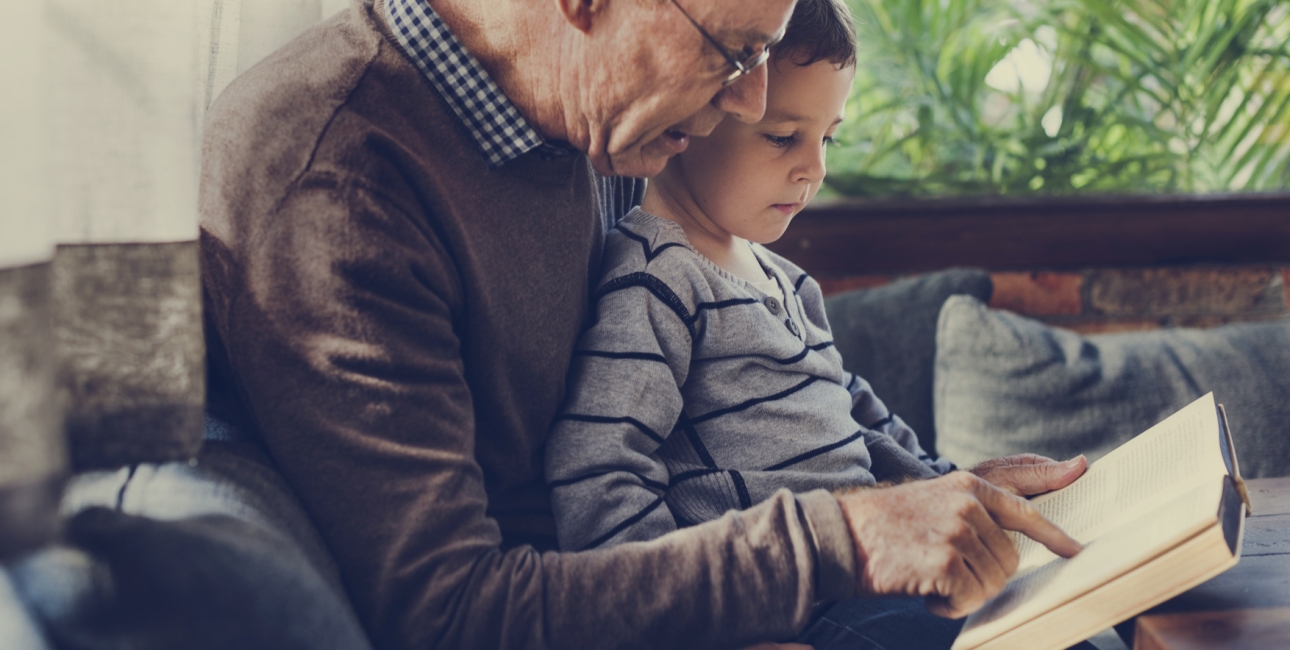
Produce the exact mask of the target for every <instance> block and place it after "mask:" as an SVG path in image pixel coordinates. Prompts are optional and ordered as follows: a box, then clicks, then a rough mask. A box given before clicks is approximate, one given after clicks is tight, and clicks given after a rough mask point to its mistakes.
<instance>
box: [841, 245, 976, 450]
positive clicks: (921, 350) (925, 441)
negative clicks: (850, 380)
mask: <svg viewBox="0 0 1290 650" xmlns="http://www.w3.org/2000/svg"><path fill="white" fill-rule="evenodd" d="M992 288H993V285H992V284H991V282H990V275H989V274H988V273H986V272H985V271H981V270H977V269H950V270H947V271H940V272H937V273H928V274H926V275H920V276H916V277H912V278H907V279H904V280H898V281H896V282H893V283H891V284H889V285H886V286H882V287H877V288H874V289H861V290H858V291H850V292H847V293H843V294H839V295H836V296H831V297H829V298H828V299H827V300H825V303H824V304H825V309H826V311H827V312H828V316H829V324H830V326H831V327H832V329H833V341H834V343H835V344H836V345H837V349H838V353H839V354H841V355H842V362H843V365H845V366H846V368H847V370H850V371H851V372H854V373H856V374H857V375H860V376H861V377H864V378H865V379H867V380H868V381H869V385H870V386H872V387H873V390H874V394H876V395H877V396H878V398H879V399H881V400H882V401H883V403H884V404H886V405H887V408H888V409H889V410H890V411H891V412H892V413H895V414H897V415H899V416H900V417H901V419H903V420H904V421H905V423H906V424H908V425H909V426H910V427H911V428H912V429H913V430H914V432H915V433H917V434H918V442H919V444H921V445H922V446H923V448H924V449H926V450H928V452H930V453H932V454H935V453H936V451H937V449H936V432H935V430H934V424H933V416H932V362H933V360H934V358H935V354H936V346H935V341H936V317H937V315H938V314H939V313H940V311H941V305H942V304H943V303H944V302H945V299H946V298H948V297H950V296H952V295H954V294H966V295H970V296H974V297H976V298H978V299H980V300H984V301H988V300H990V293H991V290H992Z"/></svg>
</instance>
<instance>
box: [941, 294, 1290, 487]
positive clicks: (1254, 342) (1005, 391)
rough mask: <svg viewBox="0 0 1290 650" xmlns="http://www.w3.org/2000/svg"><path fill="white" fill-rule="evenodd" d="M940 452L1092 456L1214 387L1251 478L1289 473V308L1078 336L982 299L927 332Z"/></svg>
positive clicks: (957, 306) (950, 305) (966, 301)
mask: <svg viewBox="0 0 1290 650" xmlns="http://www.w3.org/2000/svg"><path fill="white" fill-rule="evenodd" d="M935 368H936V370H935V415H936V430H937V436H938V444H939V447H940V452H941V453H942V454H945V455H946V456H948V457H949V458H950V459H951V460H953V461H954V462H956V463H959V464H960V465H971V464H974V463H976V462H979V461H981V460H985V459H987V458H992V457H996V456H1004V455H1008V454H1014V453H1021V452H1035V453H1039V454H1043V455H1046V456H1050V457H1053V458H1058V459H1063V458H1068V457H1070V456H1074V455H1076V454H1080V453H1083V454H1087V455H1088V456H1089V458H1090V460H1094V459H1096V458H1098V457H1100V456H1102V455H1104V454H1105V453H1107V452H1109V451H1111V450H1112V449H1114V448H1115V447H1117V446H1119V445H1120V444H1121V443H1123V442H1124V441H1125V440H1128V439H1129V438H1131V437H1133V436H1134V435H1137V434H1138V433H1141V432H1142V431H1144V430H1146V429H1147V428H1149V427H1150V426H1151V425H1153V424H1156V423H1157V422H1159V421H1161V420H1163V419H1164V418H1166V417H1168V416H1169V415H1170V414H1172V413H1173V412H1174V411H1176V410H1178V409H1179V408H1182V407H1183V406H1185V405H1187V404H1189V403H1190V402H1191V401H1192V400H1194V399H1196V398H1197V397H1200V396H1201V395H1204V394H1205V393H1207V392H1210V391H1213V393H1214V396H1215V398H1216V399H1217V401H1218V402H1219V403H1222V404H1224V406H1225V408H1226V410H1227V414H1228V419H1229V422H1230V424H1231V428H1232V436H1233V439H1234V442H1235V445H1236V449H1237V453H1238V455H1239V458H1240V464H1241V471H1242V473H1243V474H1244V475H1245V476H1248V477H1251V478H1257V477H1268V476H1283V475H1286V474H1290V429H1287V425H1286V423H1287V422H1290V399H1287V398H1290V320H1288V319H1283V320H1277V321H1270V322H1262V323H1243V324H1234V325H1225V326H1222V327H1216V328H1213V329H1210V330H1195V329H1167V330H1159V331H1151V332H1131V333H1120V334H1101V335H1092V336H1087V337H1085V336H1080V335H1079V334H1076V333H1075V332H1072V331H1069V330H1065V329H1060V328H1054V327H1049V326H1047V325H1044V324H1043V323H1040V322H1037V321H1035V320H1031V319H1029V318H1025V317H1022V316H1018V315H1016V314H1012V313H1008V312H1004V311H996V310H991V309H989V308H988V307H986V305H984V304H982V303H981V302H980V301H978V300H975V299H972V298H967V297H955V298H951V299H950V300H948V301H947V302H946V303H945V306H944V308H943V309H942V310H941V316H940V320H939V323H938V327H937V332H936V365H935Z"/></svg>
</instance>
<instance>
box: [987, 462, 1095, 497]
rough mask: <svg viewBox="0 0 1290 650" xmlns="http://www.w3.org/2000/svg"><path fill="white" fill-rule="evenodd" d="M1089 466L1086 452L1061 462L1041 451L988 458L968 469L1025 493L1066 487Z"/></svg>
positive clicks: (1014, 491)
mask: <svg viewBox="0 0 1290 650" xmlns="http://www.w3.org/2000/svg"><path fill="white" fill-rule="evenodd" d="M1086 469H1088V460H1087V459H1085V458H1084V454H1080V455H1078V456H1076V457H1074V458H1072V459H1070V460H1068V461H1065V462H1061V463H1059V462H1057V461H1055V460H1053V459H1051V458H1048V457H1046V456H1040V455H1039V454H1017V455H1016V456H1004V457H1003V458H995V459H992V460H987V461H985V462H983V463H981V464H980V465H977V466H976V467H973V468H972V469H969V470H968V471H969V472H972V473H973V474H976V475H977V476H980V477H981V478H983V479H985V480H987V481H989V482H990V483H992V484H993V485H994V486H995V487H998V488H1001V489H1004V490H1007V491H1009V492H1011V493H1013V494H1017V495H1020V496H1023V497H1024V496H1030V495H1032V494H1042V493H1044V492H1051V491H1053V490H1057V489H1060V488H1064V487H1066V486H1067V485H1070V484H1071V483H1073V482H1074V481H1075V479H1077V478H1079V477H1080V476H1081V475H1082V474H1084V470H1086Z"/></svg>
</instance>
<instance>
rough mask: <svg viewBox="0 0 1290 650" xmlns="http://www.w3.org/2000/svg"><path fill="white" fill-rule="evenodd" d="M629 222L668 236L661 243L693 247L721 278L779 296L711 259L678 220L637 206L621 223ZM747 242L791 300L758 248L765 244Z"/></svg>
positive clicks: (758, 260)
mask: <svg viewBox="0 0 1290 650" xmlns="http://www.w3.org/2000/svg"><path fill="white" fill-rule="evenodd" d="M628 222H639V223H640V224H641V225H643V226H646V227H648V228H653V229H654V230H655V231H656V232H658V233H659V234H661V235H663V236H664V238H666V239H667V241H665V242H661V243H676V244H680V245H682V246H684V247H686V248H687V249H689V251H690V252H691V253H694V255H695V256H696V257H698V258H699V263H700V264H703V265H704V266H706V267H707V268H708V269H709V270H711V271H712V272H714V273H716V274H717V275H718V276H720V277H721V278H723V279H725V280H728V281H730V282H732V283H734V284H736V285H738V286H740V287H743V288H745V289H748V290H751V291H755V292H757V293H759V294H761V295H763V296H767V297H776V296H775V295H774V294H772V293H767V292H766V291H763V290H762V289H761V287H758V286H757V285H755V284H753V283H752V282H749V281H747V280H745V279H743V278H741V277H739V276H737V275H735V274H733V273H731V272H729V271H727V270H725V269H723V268H721V267H720V266H719V265H717V263H716V262H713V261H712V260H710V259H708V256H706V255H704V254H703V253H700V252H699V250H698V249H697V248H695V247H694V244H693V243H692V242H691V241H690V237H689V236H688V235H686V234H685V229H684V228H682V227H681V224H679V223H677V222H675V221H672V220H671V219H666V218H664V217H660V216H658V215H656V214H654V213H652V212H646V211H645V209H644V208H642V207H640V206H636V207H634V208H632V211H631V212H628V213H627V214H626V215H625V216H624V217H623V218H622V220H621V221H620V222H619V223H628ZM747 244H748V247H749V249H751V250H752V254H753V257H755V258H757V264H758V265H759V266H761V270H762V272H763V273H765V274H766V278H767V279H768V280H774V281H775V282H776V283H777V284H778V285H779V290H780V291H781V292H782V293H783V297H782V298H781V300H787V299H788V291H787V289H786V288H785V287H786V284H785V279H784V278H783V277H782V276H781V275H780V273H779V269H777V268H775V265H774V264H771V263H770V262H768V261H767V259H766V256H765V255H764V251H762V250H758V249H760V248H762V246H761V244H756V243H753V242H747Z"/></svg>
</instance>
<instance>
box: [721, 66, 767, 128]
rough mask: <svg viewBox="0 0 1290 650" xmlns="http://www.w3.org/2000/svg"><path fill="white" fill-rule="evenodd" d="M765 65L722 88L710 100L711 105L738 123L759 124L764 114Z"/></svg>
mask: <svg viewBox="0 0 1290 650" xmlns="http://www.w3.org/2000/svg"><path fill="white" fill-rule="evenodd" d="M766 65H767V64H762V65H759V66H757V67H756V68H754V69H753V71H752V72H749V73H748V74H746V75H744V76H742V77H740V78H739V79H738V80H736V81H735V82H734V83H732V84H730V85H729V86H726V87H725V88H722V89H721V92H718V93H717V96H716V97H713V98H712V104H713V105H714V106H716V107H717V108H718V109H721V110H722V111H724V112H726V113H729V114H730V115H733V116H734V117H735V119H737V120H739V121H740V122H746V123H748V124H755V123H757V122H760V121H761V118H762V116H763V115H765V114H766V78H767V72H766Z"/></svg>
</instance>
